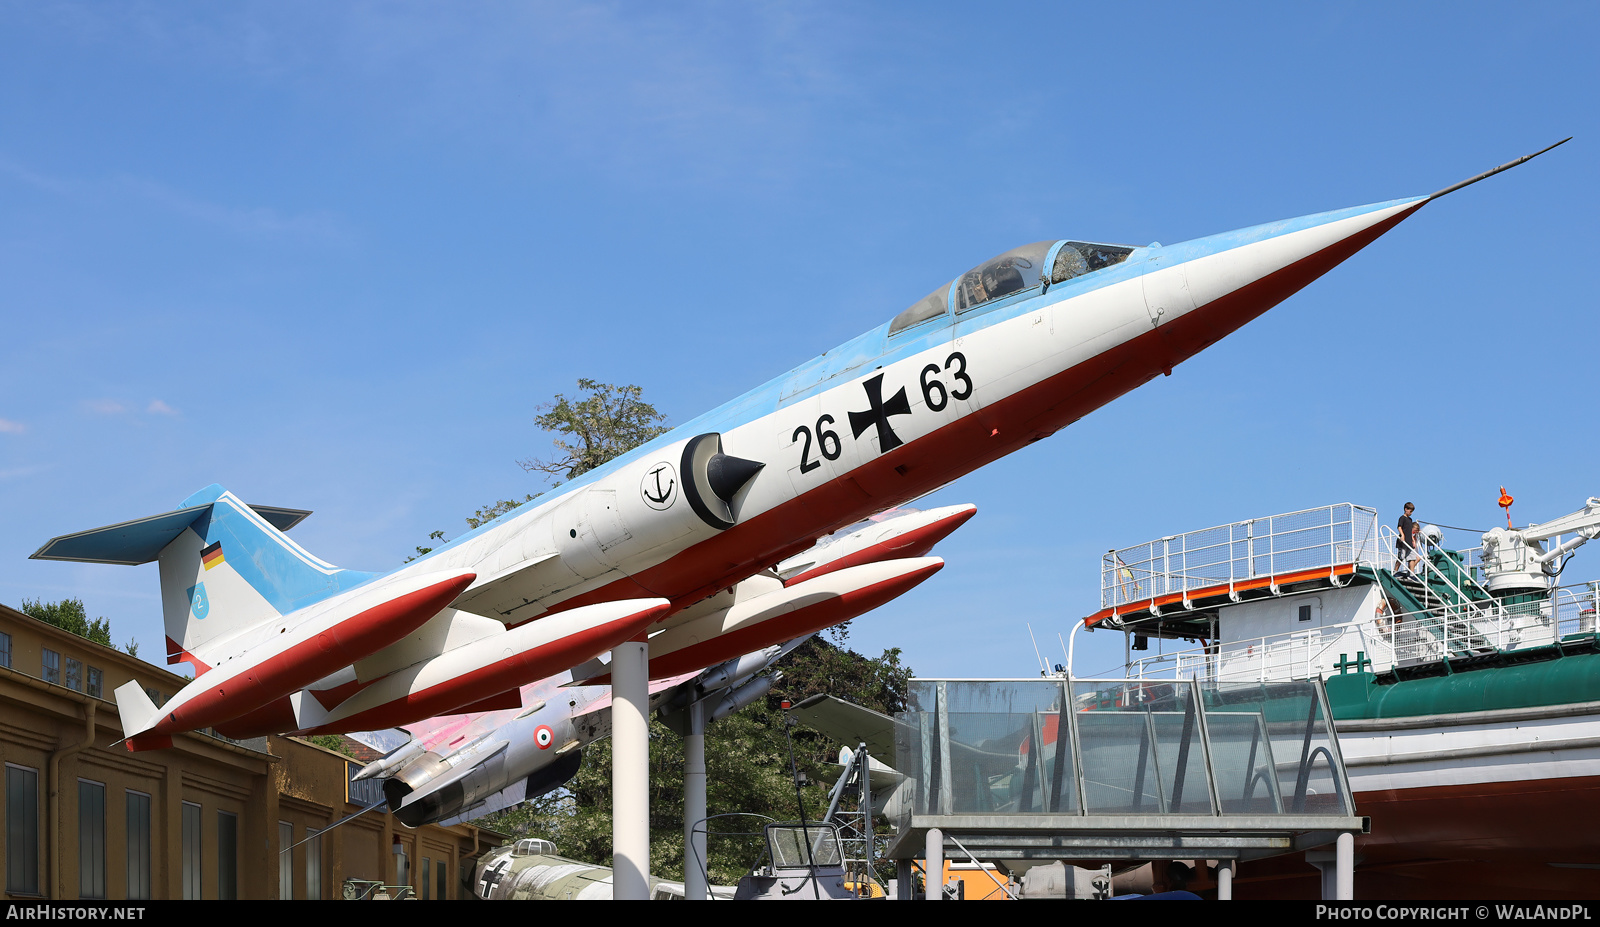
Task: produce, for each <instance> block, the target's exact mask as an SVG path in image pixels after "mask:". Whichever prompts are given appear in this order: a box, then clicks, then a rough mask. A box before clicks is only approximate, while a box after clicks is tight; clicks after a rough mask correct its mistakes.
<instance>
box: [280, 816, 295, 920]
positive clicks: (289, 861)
mask: <svg viewBox="0 0 1600 927" xmlns="http://www.w3.org/2000/svg"><path fill="white" fill-rule="evenodd" d="M293 847H294V825H293V824H290V823H289V822H288V821H279V822H278V898H279V900H281V901H292V900H293V899H294V849H293Z"/></svg>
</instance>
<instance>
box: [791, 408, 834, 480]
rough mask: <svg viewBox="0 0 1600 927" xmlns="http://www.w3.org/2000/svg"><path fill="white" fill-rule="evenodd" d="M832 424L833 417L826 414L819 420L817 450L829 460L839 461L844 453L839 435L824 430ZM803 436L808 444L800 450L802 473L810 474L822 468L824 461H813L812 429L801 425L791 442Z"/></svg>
mask: <svg viewBox="0 0 1600 927" xmlns="http://www.w3.org/2000/svg"><path fill="white" fill-rule="evenodd" d="M832 424H833V416H831V415H826V414H825V415H823V416H822V417H821V418H819V419H817V450H819V451H821V452H822V456H824V457H826V458H828V459H829V460H838V459H839V455H840V454H842V453H844V446H843V445H841V444H840V443H839V433H838V432H836V431H831V430H828V429H825V428H823V426H824V425H832ZM802 436H803V437H804V438H805V442H806V444H805V447H803V448H801V449H800V472H801V473H810V472H811V471H812V470H815V469H817V468H818V467H820V466H822V461H820V460H812V459H811V429H809V428H807V427H806V426H804V425H801V426H800V427H798V428H796V429H795V430H794V434H793V435H792V436H791V437H790V439H789V440H791V441H799V440H800V439H801V437H802ZM830 444H831V446H830Z"/></svg>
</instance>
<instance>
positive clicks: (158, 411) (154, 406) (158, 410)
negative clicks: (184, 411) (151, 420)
mask: <svg viewBox="0 0 1600 927" xmlns="http://www.w3.org/2000/svg"><path fill="white" fill-rule="evenodd" d="M145 411H146V412H149V413H150V414H151V415H177V414H178V410H177V409H174V408H173V407H171V406H169V405H167V404H166V403H164V402H162V401H161V400H159V399H152V400H150V405H149V406H147V407H146V408H145Z"/></svg>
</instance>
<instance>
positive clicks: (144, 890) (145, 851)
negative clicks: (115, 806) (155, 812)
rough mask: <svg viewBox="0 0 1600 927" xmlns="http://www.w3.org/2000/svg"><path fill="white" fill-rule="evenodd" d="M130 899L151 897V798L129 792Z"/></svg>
mask: <svg viewBox="0 0 1600 927" xmlns="http://www.w3.org/2000/svg"><path fill="white" fill-rule="evenodd" d="M124 794H126V795H127V799H128V831H127V839H128V898H130V899H133V900H143V899H148V898H149V897H150V796H148V795H146V794H144V793H142V792H127V793H124Z"/></svg>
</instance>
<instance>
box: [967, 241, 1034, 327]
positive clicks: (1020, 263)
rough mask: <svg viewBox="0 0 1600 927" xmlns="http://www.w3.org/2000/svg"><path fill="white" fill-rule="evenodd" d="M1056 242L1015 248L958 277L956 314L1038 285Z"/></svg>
mask: <svg viewBox="0 0 1600 927" xmlns="http://www.w3.org/2000/svg"><path fill="white" fill-rule="evenodd" d="M1053 244H1055V242H1054V241H1036V242H1034V243H1033V244H1031V245H1023V246H1022V247H1020V248H1012V249H1011V250H1010V251H1007V252H1006V253H1005V254H1002V255H1000V256H999V257H995V258H991V259H990V260H987V261H985V262H983V263H982V264H979V265H978V266H977V267H974V268H973V269H971V270H969V271H967V272H966V273H964V274H962V275H961V276H960V277H958V278H956V281H955V288H956V311H957V312H966V311H967V310H969V309H973V308H975V307H977V306H981V305H983V304H984V303H989V302H993V301H995V300H997V299H1001V298H1003V297H1006V296H1010V295H1011V294H1013V293H1020V292H1022V291H1023V290H1026V289H1028V288H1029V287H1035V286H1038V285H1039V268H1040V265H1041V264H1043V263H1044V258H1045V255H1046V254H1047V253H1049V251H1050V246H1051V245H1053Z"/></svg>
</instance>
